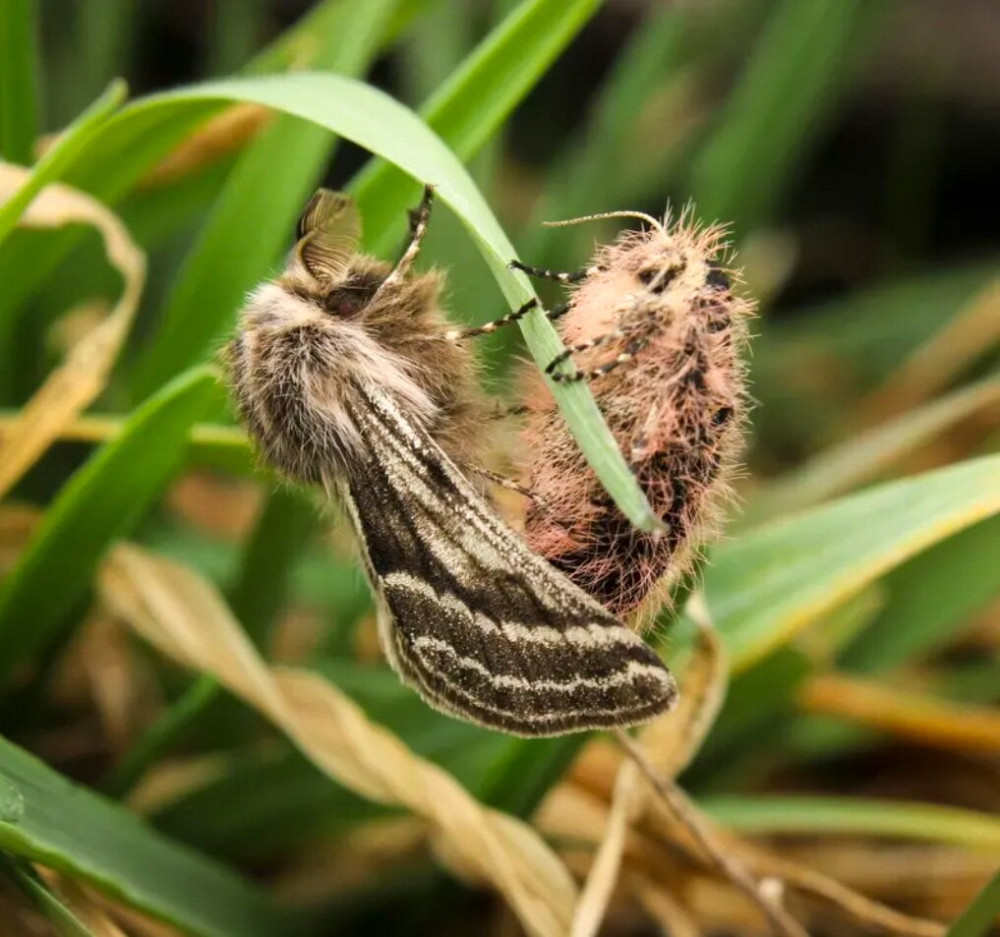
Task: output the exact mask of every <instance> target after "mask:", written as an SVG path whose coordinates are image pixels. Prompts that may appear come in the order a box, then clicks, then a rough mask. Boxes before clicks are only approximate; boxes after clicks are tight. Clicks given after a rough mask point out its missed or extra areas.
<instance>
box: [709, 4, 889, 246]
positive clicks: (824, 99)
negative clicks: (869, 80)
mask: <svg viewBox="0 0 1000 937" xmlns="http://www.w3.org/2000/svg"><path fill="white" fill-rule="evenodd" d="M887 6H888V4H875V3H866V2H865V0H809V2H807V3H802V2H801V0H781V2H780V3H778V4H777V5H776V6H775V7H774V10H773V12H772V13H771V14H770V16H769V18H768V20H767V22H766V23H765V26H764V30H763V32H762V35H761V37H760V39H759V41H758V43H757V46H756V48H755V49H754V52H753V55H752V57H751V59H750V61H749V63H748V64H747V66H746V69H745V70H744V73H743V74H742V75H741V76H740V77H739V78H738V80H737V83H736V89H735V91H734V92H733V95H732V97H731V98H730V101H729V103H728V105H727V108H726V111H725V112H724V113H723V116H722V121H721V123H720V125H719V127H718V129H717V130H716V131H715V133H714V134H713V135H712V136H711V137H710V139H709V140H708V142H707V144H706V145H705V146H704V147H703V148H702V150H701V152H700V153H699V154H698V156H697V158H696V160H695V163H694V166H693V169H692V172H691V189H692V193H693V197H694V201H695V204H696V205H698V209H699V212H700V213H701V215H702V217H704V218H705V219H706V220H711V219H719V220H725V221H729V222H732V223H734V224H735V225H736V227H737V229H738V230H739V231H740V232H741V233H746V232H747V231H748V230H749V229H750V228H752V227H755V226H757V225H759V224H760V223H762V222H764V221H766V220H767V218H768V215H769V214H770V213H771V212H773V210H774V208H775V206H776V204H777V202H778V199H779V197H780V194H781V193H782V191H783V190H784V189H785V188H786V187H787V184H788V181H789V180H790V179H794V178H795V174H794V167H795V166H796V165H797V164H798V163H800V162H801V161H802V159H803V157H804V155H805V153H806V152H807V149H808V147H809V146H810V144H811V143H812V142H813V140H814V139H815V137H816V134H817V131H818V130H819V128H820V127H821V126H822V123H823V120H824V118H825V117H826V116H827V115H828V114H829V112H830V111H831V109H832V108H833V106H834V105H835V104H836V102H837V100H838V98H839V97H840V95H841V93H842V92H843V90H844V88H845V86H846V85H847V83H848V82H849V81H850V80H851V79H852V78H853V77H854V74H855V73H856V72H857V66H858V59H859V50H861V49H862V48H863V46H864V44H865V43H864V40H865V39H866V38H868V36H869V34H870V33H871V31H872V28H873V27H874V26H876V25H878V20H879V18H880V17H881V16H882V14H883V13H884V10H885V8H886V7H887Z"/></svg>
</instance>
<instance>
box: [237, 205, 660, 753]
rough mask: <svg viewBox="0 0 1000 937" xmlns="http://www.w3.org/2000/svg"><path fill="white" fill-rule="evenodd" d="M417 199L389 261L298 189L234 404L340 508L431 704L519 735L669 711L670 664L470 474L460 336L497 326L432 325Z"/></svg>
mask: <svg viewBox="0 0 1000 937" xmlns="http://www.w3.org/2000/svg"><path fill="white" fill-rule="evenodd" d="M431 201H432V190H431V188H429V187H428V188H427V189H425V192H424V199H423V201H422V203H421V205H420V208H419V210H418V211H417V212H416V213H415V214H414V215H413V222H412V230H411V238H410V242H409V245H408V246H407V248H406V250H405V251H404V252H403V254H402V257H401V258H400V260H399V262H398V263H396V265H395V266H392V265H390V264H387V263H384V262H382V261H380V260H376V259H373V258H371V257H365V256H363V255H360V254H359V253H358V252H357V247H358V241H359V237H360V230H361V223H360V219H359V215H358V211H357V208H356V206H355V205H354V203H353V202H352V201H351V200H350V198H348V197H347V196H345V195H340V194H336V193H333V192H329V191H326V190H321V191H320V192H318V193H317V194H316V195H315V196H314V197H313V199H312V201H311V202H310V203H309V205H308V206H307V207H306V209H305V212H304V213H303V215H302V218H301V220H300V223H299V230H298V243H297V244H296V246H295V248H294V250H293V252H292V255H291V258H290V260H289V262H288V265H287V267H286V269H285V271H284V273H283V274H282V275H281V276H280V277H278V278H277V279H276V280H275V281H273V282H267V283H264V284H262V285H261V286H259V287H258V288H257V289H256V290H254V291H253V292H252V293H251V294H250V296H249V298H248V300H247V303H246V306H245V308H244V309H243V312H242V315H241V318H240V325H239V333H238V335H237V336H236V338H235V339H234V340H233V341H232V342H231V344H230V345H229V349H228V361H229V366H230V373H231V377H232V384H233V388H234V395H235V399H236V402H237V406H238V408H239V410H240V412H241V413H242V416H243V419H244V421H245V422H246V425H247V427H248V429H249V431H250V433H251V434H252V436H253V437H254V438H255V439H256V441H257V443H258V444H259V447H260V450H261V452H262V454H263V457H264V458H265V459H266V460H267V461H268V462H269V463H271V464H272V465H273V466H275V467H276V468H277V469H279V470H280V471H282V472H283V473H284V474H286V475H287V476H289V477H290V478H292V479H294V480H295V481H298V482H302V483H307V484H318V485H321V486H322V487H323V488H324V489H325V490H326V491H327V493H328V494H330V495H331V496H337V497H339V500H340V501H341V502H342V503H343V504H344V505H345V506H346V509H347V514H348V516H349V517H350V519H351V522H352V524H353V527H354V530H355V533H356V534H357V539H358V542H359V545H360V548H361V553H362V556H363V559H364V564H365V568H366V571H367V574H368V577H369V579H370V581H371V584H372V588H373V591H374V593H375V597H376V603H377V609H378V623H379V635H380V639H381V642H382V646H383V648H384V650H385V654H386V656H387V657H388V659H389V661H390V663H391V664H392V666H393V667H394V668H395V669H396V671H397V672H398V673H399V675H400V676H401V678H402V679H403V680H404V681H405V682H407V683H409V684H410V685H412V686H414V687H415V688H416V689H417V690H418V691H419V692H420V693H421V694H422V695H423V697H424V698H425V699H426V700H427V701H428V702H429V703H430V704H431V705H432V706H435V707H437V708H438V709H441V710H443V711H445V712H447V713H450V714H452V715H455V716H458V717H461V718H464V719H468V720H471V721H473V722H477V723H480V724H482V725H486V726H490V727H492V728H496V729H500V730H503V731H505V732H511V733H515V734H519V735H534V736H541V735H558V734H561V733H565V732H573V731H579V730H584V729H594V728H605V727H610V726H628V725H634V724H637V723H641V722H644V721H646V720H648V719H651V718H652V717H654V716H656V715H658V714H659V713H662V712H664V711H666V710H667V709H669V708H670V707H671V706H672V705H673V703H674V702H675V700H676V697H677V690H676V686H675V683H674V680H673V678H672V676H671V675H670V672H669V671H668V670H667V668H666V667H665V666H664V664H663V663H662V662H661V661H660V659H659V657H658V656H657V655H656V654H655V653H654V652H653V651H652V650H651V649H650V648H649V647H647V646H646V645H645V644H644V643H643V641H642V639H641V638H640V637H638V636H637V635H636V634H635V633H634V632H633V631H631V630H630V629H628V628H626V627H625V626H623V625H622V624H621V623H620V622H619V621H618V620H617V619H616V618H615V617H614V616H613V615H612V614H611V613H610V612H608V611H607V610H606V609H605V608H604V607H603V606H602V605H601V604H600V603H599V602H598V601H597V600H595V599H594V598H592V597H591V596H589V595H588V594H587V593H586V592H584V591H583V590H582V589H581V588H579V587H578V586H577V585H574V584H573V583H572V582H571V581H570V580H569V579H568V578H566V576H564V575H563V574H562V573H560V572H558V571H557V570H556V569H555V568H553V567H552V566H551V565H550V564H549V563H547V562H546V561H545V560H544V559H543V558H542V557H540V556H538V555H537V554H535V553H533V552H532V551H531V550H530V549H529V548H528V547H527V546H526V545H525V543H524V542H523V540H521V539H520V538H519V537H518V535H517V534H515V533H514V532H513V531H512V530H511V529H510V528H509V527H507V525H506V524H505V523H504V522H503V521H502V520H501V519H500V517H499V516H498V515H497V514H496V513H495V511H494V510H493V508H492V507H491V506H490V504H489V503H488V502H487V500H486V499H485V497H484V496H483V495H482V494H480V491H479V490H478V489H477V487H476V486H475V485H474V484H473V482H472V481H471V477H472V476H473V475H474V473H475V467H474V466H475V459H476V450H477V448H478V444H477V439H478V438H479V436H480V435H481V427H482V421H483V418H484V414H485V404H484V398H482V397H481V396H480V391H479V390H478V382H477V380H476V369H475V362H474V358H473V355H472V354H471V352H470V351H469V350H468V347H467V345H466V344H465V342H466V339H468V338H469V337H471V336H473V335H476V334H480V333H482V332H484V331H490V330H492V328H493V327H495V325H498V324H500V323H496V324H494V325H490V326H486V327H480V328H478V329H467V330H464V331H463V330H459V329H455V328H450V327H448V325H447V323H446V320H445V318H444V316H443V314H442V312H441V310H440V307H439V302H438V296H439V292H440V286H441V284H440V279H439V277H438V276H437V274H435V273H418V272H415V271H414V270H413V269H412V265H413V261H414V259H415V258H416V256H417V253H418V251H419V248H420V241H421V238H422V237H423V234H424V232H425V230H426V227H427V221H428V218H429V215H430V208H431ZM530 306H531V304H528V305H526V306H525V307H523V308H522V309H520V310H518V311H516V312H513V313H511V314H510V315H508V316H506V317H505V318H504V319H503V320H501V322H511V321H515V320H516V319H518V318H519V317H520V316H522V315H524V314H525V313H526V312H527V311H528V309H529V308H530Z"/></svg>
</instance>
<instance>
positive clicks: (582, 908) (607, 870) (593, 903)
mask: <svg viewBox="0 0 1000 937" xmlns="http://www.w3.org/2000/svg"><path fill="white" fill-rule="evenodd" d="M638 782H639V770H638V768H637V767H636V766H635V763H634V762H631V761H626V762H623V763H622V766H621V768H620V769H619V771H618V777H617V779H616V780H615V790H614V795H613V796H612V799H611V809H610V811H609V812H608V821H607V826H606V827H605V830H604V837H603V839H602V840H601V844H600V846H598V847H597V854H596V855H595V856H594V862H593V865H591V867H590V873H589V874H588V875H587V881H586V882H585V883H584V886H583V891H582V892H581V894H580V900H579V902H578V903H577V906H576V913H575V914H574V916H573V926H572V929H571V930H570V935H571V937H595V935H596V934H597V932H598V930H600V927H601V922H602V921H603V920H604V915H605V914H606V913H607V910H608V902H610V901H611V895H612V893H613V892H614V890H615V883H616V882H617V881H618V872H619V870H620V869H621V864H622V853H623V851H624V849H625V836H626V834H627V833H628V824H629V818H630V814H631V806H632V798H633V795H634V793H635V790H636V786H637V785H638Z"/></svg>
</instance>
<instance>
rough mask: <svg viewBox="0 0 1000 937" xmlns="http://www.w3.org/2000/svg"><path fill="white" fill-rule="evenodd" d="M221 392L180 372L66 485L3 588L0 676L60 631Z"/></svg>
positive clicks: (198, 375) (207, 377)
mask: <svg viewBox="0 0 1000 937" xmlns="http://www.w3.org/2000/svg"><path fill="white" fill-rule="evenodd" d="M217 395H218V387H217V384H216V379H215V375H214V374H213V373H212V372H210V371H208V370H205V369H200V370H196V371H192V372H189V373H187V374H184V375H182V376H181V377H179V378H177V380H175V381H174V382H172V383H171V384H169V385H168V386H167V387H164V388H163V390H162V391H161V392H160V393H158V394H157V395H156V396H154V397H152V398H150V399H149V400H148V401H146V403H144V404H143V405H142V406H141V407H139V408H138V409H137V410H136V411H135V413H134V414H133V415H132V416H131V417H130V419H129V420H128V422H127V423H126V425H125V428H124V429H123V431H122V433H121V435H120V436H118V437H117V438H116V439H115V440H114V441H113V442H111V443H109V444H108V445H106V446H105V447H103V448H102V449H101V450H100V451H98V452H97V453H95V454H94V455H93V456H91V458H90V459H89V460H88V461H87V462H86V463H85V464H84V465H83V466H82V467H81V468H80V469H79V470H78V471H77V472H76V474H75V475H73V476H72V478H71V479H70V480H69V481H68V482H67V483H66V484H65V485H64V486H63V487H62V489H61V490H60V492H59V494H58V496H57V497H56V499H55V500H54V501H53V502H52V504H51V505H50V506H49V508H48V510H47V511H46V512H45V516H44V518H43V520H42V523H41V525H40V527H39V529H38V530H37V532H36V533H35V535H34V537H33V538H32V540H31V542H30V543H29V544H28V546H27V547H26V548H25V550H24V552H23V553H22V554H21V557H20V559H19V560H18V563H17V565H16V566H15V567H14V569H13V570H12V571H11V572H10V574H9V575H8V576H7V577H6V578H5V579H4V582H3V585H2V587H0V647H3V654H2V655H0V680H4V679H6V678H7V677H9V675H10V673H11V672H12V671H13V670H14V669H15V668H16V667H17V666H18V665H20V664H22V663H23V662H24V661H25V660H27V659H28V658H30V657H31V656H33V655H34V654H36V653H38V652H39V651H40V650H42V649H43V648H44V647H46V646H47V645H49V644H51V643H52V642H53V641H54V640H56V639H57V638H58V636H59V633H60V629H61V627H62V626H64V625H65V624H66V619H67V616H68V615H69V614H70V612H71V610H72V609H73V608H74V607H75V606H76V605H77V603H79V602H80V600H81V599H83V597H84V596H85V595H86V592H87V589H88V587H89V584H90V581H91V578H92V576H93V574H94V570H95V569H96V568H97V565H98V563H99V562H100V559H101V556H102V555H103V553H104V551H105V550H106V549H107V547H108V546H110V545H111V543H112V542H113V541H114V540H116V539H117V538H119V537H122V536H124V535H126V534H127V533H128V532H129V531H130V530H132V529H133V528H134V527H135V525H136V524H137V523H138V522H139V521H140V520H141V518H142V516H143V514H144V513H145V512H146V509H147V508H148V507H149V505H150V504H151V503H152V501H153V500H154V498H156V496H157V495H158V494H159V493H160V491H161V490H162V489H163V486H164V485H165V484H166V483H167V481H168V480H169V479H170V477H171V476H172V475H173V474H174V472H175V471H176V470H177V468H178V467H179V465H180V463H181V460H182V457H183V455H184V447H185V444H186V441H187V435H188V432H189V431H190V429H191V426H192V425H193V423H194V422H195V420H197V419H198V418H199V417H200V416H201V415H202V414H203V413H204V411H205V410H206V409H207V407H208V405H209V404H210V403H211V402H212V401H213V400H215V399H217Z"/></svg>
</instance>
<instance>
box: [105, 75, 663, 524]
mask: <svg viewBox="0 0 1000 937" xmlns="http://www.w3.org/2000/svg"><path fill="white" fill-rule="evenodd" d="M217 100H230V101H255V102H256V103H258V104H263V105H265V106H267V107H273V108H275V109H276V110H280V111H283V112H285V113H286V114H292V115H295V116H298V117H301V118H303V119H305V120H311V121H313V122H315V123H318V124H321V125H322V126H325V127H327V128H329V129H331V130H334V131H335V132H337V133H339V134H340V135H341V136H343V137H347V138H348V139H350V140H353V141H354V142H355V143H358V144H359V145H361V146H364V147H365V148H366V149H368V150H370V151H371V152H373V153H376V154H378V155H380V156H383V157H385V158H386V159H389V160H392V161H393V162H395V163H396V165H398V166H399V167H400V168H401V169H403V170H405V171H406V172H407V173H409V174H410V175H411V176H412V177H413V178H414V179H416V180H422V181H426V182H430V183H433V184H434V185H436V186H437V193H438V195H439V197H440V198H441V199H442V200H443V201H444V202H446V203H447V204H449V205H450V206H451V207H452V209H454V211H455V213H456V214H457V215H458V216H459V218H460V219H461V220H462V221H463V223H464V224H465V225H466V227H467V228H468V230H469V231H470V233H471V234H472V236H473V238H474V239H475V241H476V243H477V245H478V246H479V248H480V251H481V252H482V254H483V257H484V258H485V260H486V263H487V264H488V265H489V267H490V269H491V271H492V273H493V275H494V277H495V278H496V280H497V282H498V283H499V284H500V288H501V291H502V292H503V294H504V296H505V298H506V299H507V301H508V303H509V304H510V306H511V308H512V309H514V308H517V307H519V306H521V305H522V304H524V303H525V302H526V301H527V300H528V299H531V298H534V295H535V294H534V292H533V291H532V289H531V288H530V285H529V283H528V280H527V278H526V277H524V276H523V275H522V274H515V273H512V272H511V271H510V270H508V269H507V263H508V262H509V261H510V260H511V259H512V258H513V257H514V256H515V252H514V248H513V246H512V245H511V243H510V241H509V240H508V238H507V235H506V234H505V233H504V231H503V229H502V228H501V227H500V225H499V223H498V222H497V220H496V218H495V217H494V215H493V213H492V211H491V210H490V208H489V206H488V205H487V203H486V201H485V199H484V198H483V196H482V194H481V193H480V192H479V190H478V189H477V188H476V186H475V183H474V182H473V181H472V179H471V177H470V176H469V174H468V172H467V171H466V169H465V167H464V166H463V165H462V164H461V162H460V161H459V160H458V158H457V157H456V156H455V154H454V153H453V152H452V151H451V150H450V149H448V147H447V146H446V145H445V144H444V143H443V142H442V141H441V139H440V138H439V137H438V136H437V135H435V134H434V133H433V132H432V131H431V130H430V129H429V128H428V127H427V126H426V125H425V124H424V123H422V122H421V121H420V119H419V118H418V117H417V116H416V115H415V114H414V113H413V112H412V111H410V110H408V109H407V108H405V107H403V105H401V104H399V103H398V102H397V101H394V100H393V99H392V98H390V97H388V96H387V95H385V94H384V93H382V92H381V91H378V90H377V89H375V88H372V87H370V86H369V85H366V84H363V83H361V82H357V81H352V80H350V79H348V78H343V77H341V76H338V75H319V74H312V73H301V74H295V75H280V76H273V77H269V78H256V79H243V80H237V79H234V80H231V81H220V82H211V83H207V84H203V85H196V86H193V87H189V88H186V89H184V90H181V91H173V92H167V93H164V94H161V95H154V96H152V97H149V98H146V99H144V100H142V101H139V102H136V103H135V104H134V105H132V107H130V108H127V109H126V111H124V112H123V113H122V115H121V117H120V119H121V120H139V121H146V120H153V122H154V123H155V115H156V114H158V113H159V114H162V115H163V116H164V118H165V119H168V118H169V116H170V115H171V114H176V113H177V111H184V110H185V109H186V108H188V107H199V106H200V105H202V104H203V103H204V102H208V101H217ZM114 123H115V121H111V122H109V126H111V125H113V124H114ZM521 328H522V331H523V333H524V336H525V340H526V342H527V344H528V347H529V349H530V350H531V353H532V355H533V357H534V358H535V361H536V362H538V364H539V365H540V366H542V367H544V366H545V365H546V364H548V362H550V361H551V360H552V359H553V358H554V357H555V356H556V355H557V354H559V353H560V351H561V350H562V348H563V346H562V343H561V342H560V340H559V336H558V334H557V333H556V331H555V329H554V328H553V327H552V325H551V324H550V323H549V322H548V320H547V319H546V318H545V317H544V316H543V315H542V314H541V313H540V312H538V311H537V310H536V311H535V312H533V313H532V314H530V315H528V316H526V317H525V318H524V319H523V320H522V321H521ZM549 386H550V388H551V389H552V392H553V396H554V397H555V400H556V401H557V403H558V404H559V407H560V409H561V410H562V413H563V415H564V417H565V418H566V421H567V423H568V425H569V427H570V429H571V430H572V431H573V434H574V436H575V437H576V439H577V442H578V443H579V445H580V448H581V449H582V450H583V452H584V454H585V455H586V456H587V459H588V460H589V462H590V464H591V465H592V466H593V468H594V470H595V472H596V473H597V475H598V477H599V478H600V479H601V482H602V483H603V485H604V487H605V488H606V489H607V491H608V493H609V494H610V495H611V496H612V497H613V498H614V499H615V502H616V503H617V504H618V506H619V507H620V508H621V510H622V512H623V513H624V514H625V515H626V516H627V517H628V518H629V519H630V520H631V521H632V523H634V524H635V525H636V526H637V527H639V528H641V529H642V530H648V531H652V530H657V529H660V527H661V526H662V524H661V522H660V521H659V519H658V518H657V517H656V516H655V515H654V514H653V512H652V510H651V509H650V507H649V505H648V503H647V502H646V498H645V496H644V495H643V493H642V491H641V490H640V489H639V486H638V485H637V484H636V482H635V480H634V478H633V477H632V474H631V472H630V471H629V468H628V465H627V464H626V462H625V459H624V457H623V456H622V454H621V452H620V450H619V449H618V446H617V444H616V443H615V440H614V437H613V436H612V435H611V432H610V431H609V430H608V428H607V426H606V425H605V423H604V420H603V418H602V416H601V413H600V410H598V408H597V404H596V403H595V402H594V398H593V395H592V394H591V393H590V390H589V389H588V388H587V387H585V386H584V383H583V382H582V381H580V382H574V383H572V384H566V383H562V384H558V383H556V382H552V381H550V382H549Z"/></svg>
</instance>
